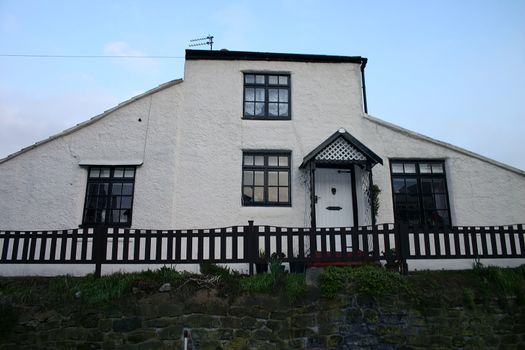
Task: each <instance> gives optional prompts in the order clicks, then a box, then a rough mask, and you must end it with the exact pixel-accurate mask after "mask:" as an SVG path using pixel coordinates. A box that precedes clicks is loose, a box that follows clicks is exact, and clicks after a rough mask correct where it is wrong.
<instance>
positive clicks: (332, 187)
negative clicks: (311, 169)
mask: <svg viewBox="0 0 525 350" xmlns="http://www.w3.org/2000/svg"><path fill="white" fill-rule="evenodd" d="M351 179H352V176H351V174H350V171H349V170H348V169H323V168H318V169H316V170H315V195H316V197H317V203H316V205H315V221H316V225H317V227H349V226H353V224H354V216H353V208H352V185H351Z"/></svg>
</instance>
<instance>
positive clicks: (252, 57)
mask: <svg viewBox="0 0 525 350" xmlns="http://www.w3.org/2000/svg"><path fill="white" fill-rule="evenodd" d="M186 59H187V60H240V61H288V62H319V63H361V64H363V65H366V62H367V59H366V58H364V57H361V56H328V55H305V54H297V53H277V52H249V51H228V50H219V51H213V50H186Z"/></svg>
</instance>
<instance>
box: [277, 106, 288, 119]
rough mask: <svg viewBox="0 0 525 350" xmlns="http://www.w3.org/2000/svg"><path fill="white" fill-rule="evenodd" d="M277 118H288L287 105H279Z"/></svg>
mask: <svg viewBox="0 0 525 350" xmlns="http://www.w3.org/2000/svg"><path fill="white" fill-rule="evenodd" d="M279 116H281V117H286V116H288V103H280V104H279Z"/></svg>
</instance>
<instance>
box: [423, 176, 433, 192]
mask: <svg viewBox="0 0 525 350" xmlns="http://www.w3.org/2000/svg"><path fill="white" fill-rule="evenodd" d="M421 191H422V192H423V193H432V180H431V179H421Z"/></svg>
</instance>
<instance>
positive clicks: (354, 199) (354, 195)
mask: <svg viewBox="0 0 525 350" xmlns="http://www.w3.org/2000/svg"><path fill="white" fill-rule="evenodd" d="M350 175H351V176H350V182H352V207H353V208H354V210H353V212H354V213H353V214H354V226H356V227H357V226H359V215H358V209H357V186H356V183H355V182H356V176H355V164H352V172H351V173H350Z"/></svg>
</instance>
